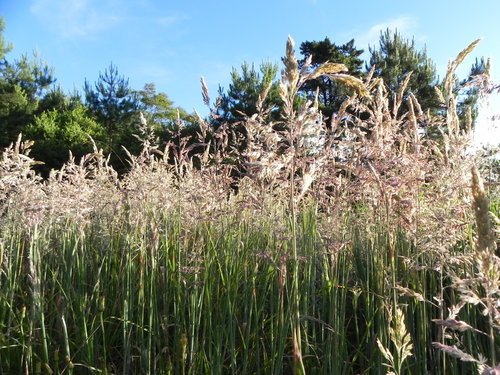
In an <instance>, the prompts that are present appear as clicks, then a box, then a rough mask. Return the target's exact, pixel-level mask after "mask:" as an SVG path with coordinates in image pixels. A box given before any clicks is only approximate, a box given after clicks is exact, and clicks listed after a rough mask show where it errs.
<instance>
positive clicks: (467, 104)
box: [457, 57, 490, 128]
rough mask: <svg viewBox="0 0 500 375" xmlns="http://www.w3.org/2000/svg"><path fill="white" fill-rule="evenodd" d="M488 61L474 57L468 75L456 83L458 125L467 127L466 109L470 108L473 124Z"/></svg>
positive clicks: (488, 70)
mask: <svg viewBox="0 0 500 375" xmlns="http://www.w3.org/2000/svg"><path fill="white" fill-rule="evenodd" d="M489 73H490V61H489V60H485V59H484V57H481V58H480V59H478V58H476V60H475V62H474V64H472V66H471V69H470V72H469V76H468V77H467V78H466V79H464V80H462V81H461V82H460V83H458V84H457V91H458V94H459V99H460V102H459V103H458V107H457V111H458V115H459V117H460V126H461V127H462V128H466V127H467V121H468V120H467V116H468V115H467V111H468V108H470V111H471V119H470V120H472V124H475V122H476V119H477V116H478V111H479V108H478V106H479V99H480V92H481V89H483V88H484V84H485V82H486V80H487V78H488V77H489Z"/></svg>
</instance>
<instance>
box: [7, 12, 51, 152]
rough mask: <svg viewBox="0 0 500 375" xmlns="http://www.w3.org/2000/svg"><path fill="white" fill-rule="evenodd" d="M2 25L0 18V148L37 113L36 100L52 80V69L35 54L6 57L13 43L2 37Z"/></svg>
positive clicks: (17, 133) (37, 102)
mask: <svg viewBox="0 0 500 375" xmlns="http://www.w3.org/2000/svg"><path fill="white" fill-rule="evenodd" d="M4 28H5V22H4V21H3V19H1V18H0V148H2V147H6V146H8V145H9V144H10V143H11V142H13V141H15V140H16V138H17V137H18V135H19V133H21V132H22V131H24V129H25V127H26V126H27V125H28V124H29V123H30V122H32V121H33V119H34V117H35V116H36V115H37V114H39V113H40V107H39V102H40V100H41V99H42V98H43V96H44V95H45V94H46V92H47V91H48V90H49V88H50V87H51V86H52V85H53V83H54V82H55V78H54V75H53V69H52V68H50V67H49V66H48V65H47V64H46V63H45V62H43V61H42V60H41V59H40V58H39V57H38V56H37V54H35V55H34V56H33V58H29V57H28V56H27V55H23V56H22V57H21V58H20V59H19V60H15V61H14V62H9V61H8V60H7V58H6V54H7V53H8V52H10V50H11V49H12V47H11V45H10V44H9V43H7V42H6V41H5V39H4V37H3V31H4Z"/></svg>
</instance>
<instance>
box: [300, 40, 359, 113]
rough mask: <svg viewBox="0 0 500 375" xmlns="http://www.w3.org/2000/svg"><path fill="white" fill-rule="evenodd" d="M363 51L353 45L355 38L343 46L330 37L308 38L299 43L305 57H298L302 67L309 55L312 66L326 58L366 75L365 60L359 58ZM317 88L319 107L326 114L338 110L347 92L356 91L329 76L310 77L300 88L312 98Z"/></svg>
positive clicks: (357, 73)
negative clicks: (364, 69)
mask: <svg viewBox="0 0 500 375" xmlns="http://www.w3.org/2000/svg"><path fill="white" fill-rule="evenodd" d="M363 52H364V51H363V50H362V49H357V48H356V47H355V46H354V39H351V40H350V41H349V42H347V43H345V44H343V45H340V46H337V45H336V44H335V43H332V42H331V41H330V39H329V38H328V37H327V38H325V39H324V40H321V41H311V42H309V41H306V42H304V43H302V44H301V45H300V53H301V54H302V55H303V56H304V58H303V59H302V60H300V61H299V66H301V67H302V66H303V65H304V64H305V62H306V60H307V58H308V57H309V56H310V57H311V67H310V69H311V70H314V69H316V68H317V67H318V66H320V65H321V64H323V63H326V62H332V63H339V64H344V65H345V66H346V67H347V69H348V72H349V74H351V75H353V76H355V77H358V78H359V77H361V76H362V75H363V73H362V67H363V60H362V59H361V58H360V56H361V55H362V53H363ZM316 90H319V91H318V93H319V102H320V110H321V112H322V113H323V115H324V116H325V117H327V118H330V117H331V116H332V114H333V113H335V112H337V111H338V110H339V108H340V106H341V104H342V102H344V100H345V99H346V98H347V96H348V95H352V94H353V90H352V89H350V88H347V87H346V86H345V85H342V84H339V83H338V82H336V81H334V80H333V79H330V78H329V77H327V76H321V77H319V78H316V79H313V80H310V81H307V82H306V83H305V84H304V85H303V86H302V88H301V91H302V92H303V93H304V94H305V95H306V96H307V97H309V98H313V97H314V95H316Z"/></svg>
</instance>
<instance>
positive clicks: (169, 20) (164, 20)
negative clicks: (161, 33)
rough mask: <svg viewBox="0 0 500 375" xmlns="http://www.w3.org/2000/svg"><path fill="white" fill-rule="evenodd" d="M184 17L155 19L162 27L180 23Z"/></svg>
mask: <svg viewBox="0 0 500 375" xmlns="http://www.w3.org/2000/svg"><path fill="white" fill-rule="evenodd" d="M181 20H182V17H179V16H163V17H158V18H156V19H155V22H156V23H157V24H158V25H160V26H171V25H175V24H176V23H178V22H180V21H181Z"/></svg>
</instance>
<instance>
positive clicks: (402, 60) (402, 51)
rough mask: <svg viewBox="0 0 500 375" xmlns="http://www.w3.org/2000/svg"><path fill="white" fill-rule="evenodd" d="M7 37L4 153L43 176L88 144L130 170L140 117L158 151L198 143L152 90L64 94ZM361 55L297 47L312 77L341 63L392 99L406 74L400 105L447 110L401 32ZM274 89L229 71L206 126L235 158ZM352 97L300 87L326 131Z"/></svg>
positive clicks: (482, 66) (105, 88)
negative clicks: (33, 162) (23, 143)
mask: <svg viewBox="0 0 500 375" xmlns="http://www.w3.org/2000/svg"><path fill="white" fill-rule="evenodd" d="M4 28H5V23H4V20H3V19H0V150H1V149H2V148H4V147H7V146H8V145H9V144H10V143H11V142H13V141H14V140H15V139H16V138H17V136H18V135H19V133H21V132H22V133H23V134H24V136H25V137H26V138H29V139H32V140H34V141H35V144H34V146H33V156H34V157H35V159H37V160H40V161H42V162H44V164H43V165H42V166H40V172H41V173H42V174H43V175H45V176H46V175H47V174H48V172H49V171H50V170H51V169H53V168H60V167H61V166H62V164H63V163H64V162H65V161H66V160H67V159H68V156H69V152H70V151H71V152H72V154H73V155H74V156H75V157H77V158H78V157H79V156H81V155H83V154H85V153H88V152H91V151H92V143H91V139H90V137H91V138H92V139H93V140H94V141H95V142H96V144H97V145H98V147H99V148H102V149H103V150H104V152H105V153H107V154H109V155H110V160H111V164H112V165H113V166H114V167H115V168H116V169H117V170H118V171H120V172H123V171H125V170H126V169H127V167H128V164H127V161H126V152H125V150H124V149H123V147H125V148H126V149H127V150H129V151H130V152H131V153H133V154H134V153H137V152H139V150H140V147H141V145H140V141H139V140H138V138H137V137H135V135H136V134H137V133H138V126H139V123H140V121H139V113H141V112H142V113H143V114H144V116H145V118H146V120H147V122H148V124H149V125H150V126H151V127H152V128H153V130H154V133H155V135H156V137H157V138H158V140H159V142H160V144H165V143H167V142H169V141H171V140H172V139H173V138H174V137H178V136H179V134H181V133H182V134H183V135H188V136H189V135H190V134H191V135H194V134H195V133H196V131H197V130H198V119H197V116H195V115H194V114H190V113H188V112H187V111H185V110H184V109H182V108H179V107H176V106H175V105H174V104H173V102H172V101H171V100H170V99H169V98H168V95H167V94H165V93H162V92H157V90H156V87H155V84H154V83H147V84H145V86H144V87H143V88H142V89H141V90H135V89H133V88H131V87H130V85H129V82H128V79H126V78H125V77H123V76H122V75H120V73H119V71H118V68H117V67H116V66H115V65H113V64H110V66H109V67H107V68H106V69H105V70H104V72H101V73H100V74H99V77H98V79H97V81H96V82H94V83H91V82H88V81H87V80H86V81H85V85H84V87H83V90H82V92H74V93H65V92H64V91H63V90H62V89H61V87H60V86H58V85H57V83H56V82H57V81H56V78H55V75H54V70H53V68H52V67H50V66H49V65H47V64H46V63H45V62H43V61H42V60H41V59H40V58H39V57H38V56H37V55H36V54H34V55H33V56H28V55H23V56H22V57H21V58H20V59H17V60H9V59H8V54H9V52H10V51H11V50H12V45H11V44H10V43H8V42H7V41H6V40H5V38H4V36H3V31H4ZM363 53H364V51H363V50H362V49H359V48H357V47H356V46H355V41H354V39H352V40H350V41H348V42H347V43H344V44H335V43H333V42H331V41H330V39H329V38H328V37H326V38H324V39H323V40H318V41H305V42H303V43H302V44H301V45H300V54H301V55H302V58H301V59H300V60H299V61H298V64H299V66H300V67H304V66H305V62H306V61H307V59H310V62H311V64H310V65H309V67H308V69H315V68H317V67H318V66H319V65H320V64H322V63H325V62H327V61H329V62H335V63H342V64H344V65H345V67H346V68H347V70H348V71H349V73H350V74H351V75H354V76H356V77H358V78H363V77H365V76H366V75H367V74H373V75H374V76H375V77H380V78H382V79H383V80H384V82H385V85H386V88H387V90H388V91H389V92H390V93H392V94H395V93H396V92H397V90H398V89H399V87H400V85H401V83H402V82H403V80H405V79H406V78H407V77H408V75H409V74H410V72H411V77H410V78H409V82H408V85H407V87H406V90H405V92H404V93H403V95H405V96H408V95H410V94H414V95H415V96H416V97H417V98H418V100H419V102H420V104H421V106H422V110H424V111H430V112H431V113H432V112H438V111H442V110H443V107H442V103H441V102H440V100H439V98H438V96H437V93H436V90H435V88H434V87H435V86H436V85H438V78H439V77H438V76H437V72H436V67H435V64H434V63H433V61H432V60H431V59H430V58H429V57H428V56H427V53H426V50H425V49H423V50H419V49H417V47H416V45H415V42H414V40H407V39H404V38H403V37H402V35H401V34H400V33H398V32H397V31H391V30H386V31H385V32H382V33H381V35H380V40H379V45H378V46H374V47H369V55H370V57H369V61H367V62H365V61H363V59H362V57H361V56H362V54H363ZM488 70H489V62H487V61H485V60H484V59H480V60H476V62H475V63H474V65H473V66H472V68H471V71H470V74H469V75H468V77H466V78H465V79H464V80H462V81H459V79H458V78H456V83H457V85H456V87H457V91H458V90H460V87H462V86H464V85H461V84H464V83H467V82H470V81H472V80H474V77H475V76H479V75H482V74H485V73H487V72H488ZM278 82H279V69H278V65H276V64H273V63H262V64H261V65H260V66H259V67H258V68H257V67H255V65H254V64H250V63H248V62H244V63H243V64H242V65H241V67H240V69H239V70H238V69H236V68H233V70H232V72H231V83H230V84H229V87H228V88H223V87H219V91H218V96H217V99H216V101H215V104H214V109H213V110H212V116H210V118H209V119H208V121H209V123H210V124H211V125H212V126H214V127H219V126H221V125H224V126H229V127H232V131H231V134H233V138H232V140H231V142H232V144H229V147H232V148H233V149H234V150H236V152H242V147H244V142H242V139H243V140H244V138H245V134H244V133H245V128H244V126H241V124H242V122H243V121H245V119H246V118H247V117H251V116H252V115H253V114H254V113H256V112H257V107H258V101H259V95H260V94H261V93H262V92H263V91H264V90H269V94H268V95H267V97H266V102H265V103H264V105H266V106H267V107H268V108H270V118H271V120H274V121H276V123H279V120H280V111H281V106H282V103H281V102H280V98H279V94H278ZM465 86H466V87H467V85H465ZM352 93H353V92H352V90H351V89H349V88H348V87H346V86H344V85H342V84H340V83H338V82H335V81H333V80H330V79H329V78H328V77H321V78H318V79H316V80H312V81H310V82H308V83H307V84H305V85H304V86H303V87H302V88H301V95H300V98H301V100H307V99H314V98H315V97H316V95H317V98H318V101H319V107H320V110H321V113H322V115H323V117H324V119H325V120H326V121H327V122H328V121H329V119H331V118H332V116H335V114H336V113H337V112H338V111H339V108H340V106H341V105H342V103H343V102H344V100H345V99H346V98H347V97H348V96H349V95H352ZM460 94H461V95H460V98H461V103H460V104H459V106H460V108H461V111H460V113H461V118H462V121H463V122H464V123H465V121H466V120H465V119H466V113H467V108H470V109H471V113H472V118H473V120H474V119H475V116H477V105H478V92H477V89H474V88H468V89H462V91H461V92H460ZM400 110H401V111H404V110H405V108H401V109H400ZM464 126H465V125H464ZM231 142H230V143H231Z"/></svg>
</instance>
